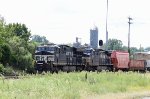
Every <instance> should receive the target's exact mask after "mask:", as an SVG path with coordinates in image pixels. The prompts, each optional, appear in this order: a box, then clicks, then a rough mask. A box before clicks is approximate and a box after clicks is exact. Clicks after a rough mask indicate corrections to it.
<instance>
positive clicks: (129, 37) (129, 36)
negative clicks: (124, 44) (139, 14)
mask: <svg viewBox="0 0 150 99" xmlns="http://www.w3.org/2000/svg"><path fill="white" fill-rule="evenodd" d="M128 19H129V22H128V23H129V31H128V52H129V54H130V25H131V24H132V22H131V20H133V19H132V18H131V17H128Z"/></svg>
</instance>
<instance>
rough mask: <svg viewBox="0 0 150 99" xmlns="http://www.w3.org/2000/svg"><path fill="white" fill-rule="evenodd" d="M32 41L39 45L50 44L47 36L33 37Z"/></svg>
mask: <svg viewBox="0 0 150 99" xmlns="http://www.w3.org/2000/svg"><path fill="white" fill-rule="evenodd" d="M31 41H33V42H38V43H41V44H48V43H49V41H48V40H47V39H46V37H45V36H39V35H33V36H32V37H31Z"/></svg>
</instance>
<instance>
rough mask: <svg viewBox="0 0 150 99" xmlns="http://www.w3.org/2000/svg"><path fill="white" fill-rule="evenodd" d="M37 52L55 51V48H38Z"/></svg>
mask: <svg viewBox="0 0 150 99" xmlns="http://www.w3.org/2000/svg"><path fill="white" fill-rule="evenodd" d="M36 50H37V51H54V50H55V49H54V47H49V46H42V47H37V49H36Z"/></svg>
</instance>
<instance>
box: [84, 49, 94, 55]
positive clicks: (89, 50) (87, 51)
mask: <svg viewBox="0 0 150 99" xmlns="http://www.w3.org/2000/svg"><path fill="white" fill-rule="evenodd" d="M92 53H93V50H92V49H85V50H84V54H86V55H91V54H92Z"/></svg>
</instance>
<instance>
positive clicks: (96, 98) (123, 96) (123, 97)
mask: <svg viewBox="0 0 150 99" xmlns="http://www.w3.org/2000/svg"><path fill="white" fill-rule="evenodd" d="M81 99H150V91H142V92H131V93H128V92H127V93H111V94H105V95H88V96H83V97H81Z"/></svg>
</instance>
